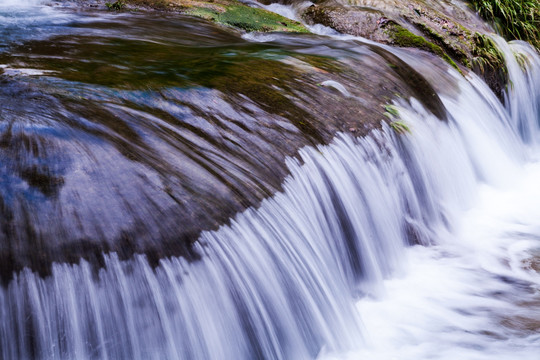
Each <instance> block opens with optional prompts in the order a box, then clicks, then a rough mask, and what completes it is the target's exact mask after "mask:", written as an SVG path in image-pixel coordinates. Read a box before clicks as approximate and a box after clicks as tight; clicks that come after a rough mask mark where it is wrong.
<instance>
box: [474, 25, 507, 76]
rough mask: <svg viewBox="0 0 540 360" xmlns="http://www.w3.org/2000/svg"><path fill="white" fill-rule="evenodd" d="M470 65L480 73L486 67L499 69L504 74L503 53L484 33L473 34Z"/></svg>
mask: <svg viewBox="0 0 540 360" xmlns="http://www.w3.org/2000/svg"><path fill="white" fill-rule="evenodd" d="M472 55H473V58H472V66H473V68H477V69H478V70H479V72H480V73H482V74H483V73H485V72H486V71H487V70H488V69H489V70H492V71H500V72H501V73H502V74H506V66H505V61H504V55H503V53H502V52H501V51H500V50H499V48H497V45H495V43H494V42H493V40H491V39H490V38H489V37H487V36H486V35H483V34H480V33H476V34H474V36H473V48H472Z"/></svg>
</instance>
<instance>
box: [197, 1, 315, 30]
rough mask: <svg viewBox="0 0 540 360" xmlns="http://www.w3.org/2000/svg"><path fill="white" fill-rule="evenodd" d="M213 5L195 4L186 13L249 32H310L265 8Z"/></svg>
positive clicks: (295, 22)
mask: <svg viewBox="0 0 540 360" xmlns="http://www.w3.org/2000/svg"><path fill="white" fill-rule="evenodd" d="M212 5H213V6H211V7H205V6H193V7H191V8H188V9H187V11H186V14H188V15H193V16H198V17H201V18H203V19H206V20H210V21H214V22H216V23H219V24H222V25H227V26H232V27H235V28H238V29H241V30H245V31H247V32H252V31H257V32H271V31H286V32H298V33H308V32H309V31H308V30H307V29H306V28H305V27H304V26H303V25H302V24H300V23H299V22H297V21H293V20H290V19H287V18H285V17H283V16H281V15H278V14H275V13H273V12H270V11H267V10H264V9H258V8H252V7H249V6H245V5H228V6H216V5H214V4H212Z"/></svg>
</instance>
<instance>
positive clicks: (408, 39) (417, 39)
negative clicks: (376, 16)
mask: <svg viewBox="0 0 540 360" xmlns="http://www.w3.org/2000/svg"><path fill="white" fill-rule="evenodd" d="M385 32H386V34H387V35H388V36H389V37H390V39H391V40H392V43H393V45H396V46H401V47H412V48H417V49H421V50H425V51H428V52H431V53H433V54H435V55H437V56H440V57H441V58H442V59H444V61H446V62H447V63H449V64H450V65H452V66H453V67H454V68H455V69H457V70H458V71H459V72H461V70H460V69H459V67H458V66H457V64H456V63H455V62H454V60H452V59H451V58H450V56H448V54H446V53H445V52H444V50H443V49H442V48H441V47H440V46H439V45H436V44H434V43H432V42H429V41H427V40H426V39H425V38H424V37H422V36H419V35H415V34H413V33H412V32H410V31H409V30H407V29H405V28H404V27H403V26H401V25H399V24H397V23H394V22H390V23H388V25H386V27H385Z"/></svg>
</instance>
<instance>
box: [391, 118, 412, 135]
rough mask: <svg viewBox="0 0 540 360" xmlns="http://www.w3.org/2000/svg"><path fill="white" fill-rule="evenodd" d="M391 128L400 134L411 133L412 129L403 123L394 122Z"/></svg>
mask: <svg viewBox="0 0 540 360" xmlns="http://www.w3.org/2000/svg"><path fill="white" fill-rule="evenodd" d="M390 127H391V128H392V129H394V131H395V132H397V133H398V134H405V133H410V132H411V129H410V128H409V126H408V125H407V124H405V123H404V122H403V121H392V122H391V123H390Z"/></svg>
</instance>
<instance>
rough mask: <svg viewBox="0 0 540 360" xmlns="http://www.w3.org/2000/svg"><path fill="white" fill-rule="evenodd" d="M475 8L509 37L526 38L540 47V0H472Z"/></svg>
mask: <svg viewBox="0 0 540 360" xmlns="http://www.w3.org/2000/svg"><path fill="white" fill-rule="evenodd" d="M470 2H471V4H472V5H473V6H474V8H475V10H476V11H478V13H479V14H480V16H482V17H483V18H484V19H486V20H487V21H490V22H492V23H493V24H494V26H495V27H496V28H497V30H498V31H499V32H500V33H501V34H502V35H503V36H504V37H506V38H507V39H509V40H514V39H519V40H526V41H529V42H530V43H532V44H533V45H535V46H536V47H537V48H540V1H538V0H470Z"/></svg>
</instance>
